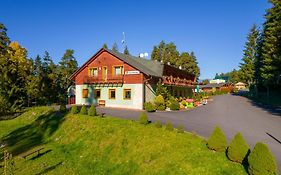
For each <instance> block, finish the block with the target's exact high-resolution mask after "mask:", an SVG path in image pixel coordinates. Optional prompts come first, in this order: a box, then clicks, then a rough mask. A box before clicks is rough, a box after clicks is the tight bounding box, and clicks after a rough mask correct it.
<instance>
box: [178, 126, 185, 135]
mask: <svg viewBox="0 0 281 175" xmlns="http://www.w3.org/2000/svg"><path fill="white" fill-rule="evenodd" d="M177 130H178V133H184V126H183V125H178V126H177Z"/></svg>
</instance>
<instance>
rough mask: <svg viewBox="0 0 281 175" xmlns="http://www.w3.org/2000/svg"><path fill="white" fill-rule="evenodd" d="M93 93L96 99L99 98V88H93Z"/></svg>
mask: <svg viewBox="0 0 281 175" xmlns="http://www.w3.org/2000/svg"><path fill="white" fill-rule="evenodd" d="M94 93H95V98H96V99H98V98H100V95H101V93H100V89H95V90H94Z"/></svg>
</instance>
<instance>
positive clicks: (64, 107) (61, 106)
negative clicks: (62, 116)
mask: <svg viewBox="0 0 281 175" xmlns="http://www.w3.org/2000/svg"><path fill="white" fill-rule="evenodd" d="M66 111H67V109H66V105H65V104H61V105H60V112H62V113H64V112H66Z"/></svg>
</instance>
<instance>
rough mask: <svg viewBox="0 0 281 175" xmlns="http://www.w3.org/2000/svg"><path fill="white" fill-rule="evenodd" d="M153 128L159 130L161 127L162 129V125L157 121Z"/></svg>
mask: <svg viewBox="0 0 281 175" xmlns="http://www.w3.org/2000/svg"><path fill="white" fill-rule="evenodd" d="M155 126H156V127H157V128H161V127H162V123H161V122H160V121H159V120H157V121H156V122H155Z"/></svg>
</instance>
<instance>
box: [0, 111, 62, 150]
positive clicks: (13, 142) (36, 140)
mask: <svg viewBox="0 0 281 175" xmlns="http://www.w3.org/2000/svg"><path fill="white" fill-rule="evenodd" d="M63 121H64V115H63V114H62V113H60V112H56V111H49V112H47V113H44V114H42V115H41V116H39V117H38V118H37V119H36V120H35V121H34V122H33V123H31V124H29V125H27V126H24V127H22V128H19V129H16V130H14V131H12V132H11V133H9V134H8V135H6V136H4V137H3V138H1V142H2V143H4V144H5V146H6V147H7V148H8V150H9V152H11V153H12V154H13V155H18V154H20V153H22V152H25V151H27V150H29V149H31V148H33V147H35V146H38V145H41V144H43V143H45V140H46V139H47V138H48V137H50V136H51V135H52V134H53V133H54V132H55V131H56V130H57V129H58V128H59V126H60V125H61V123H62V122H63ZM0 154H1V153H0Z"/></svg>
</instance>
